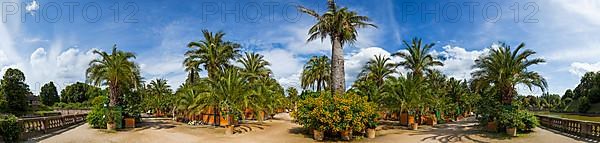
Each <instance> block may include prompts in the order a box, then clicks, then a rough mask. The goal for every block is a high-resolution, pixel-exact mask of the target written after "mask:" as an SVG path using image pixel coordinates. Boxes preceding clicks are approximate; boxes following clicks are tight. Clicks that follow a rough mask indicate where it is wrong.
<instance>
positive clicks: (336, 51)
mask: <svg viewBox="0 0 600 143" xmlns="http://www.w3.org/2000/svg"><path fill="white" fill-rule="evenodd" d="M331 37H332V49H331V50H332V52H331V78H332V90H333V92H334V94H343V93H344V92H345V91H346V89H345V87H346V86H345V82H346V80H345V77H344V76H345V74H344V49H342V42H341V39H340V37H339V36H331Z"/></svg>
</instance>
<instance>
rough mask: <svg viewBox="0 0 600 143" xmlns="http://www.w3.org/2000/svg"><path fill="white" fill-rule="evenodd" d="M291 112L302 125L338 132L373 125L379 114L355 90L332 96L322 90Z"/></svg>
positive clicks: (365, 98) (372, 105)
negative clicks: (354, 92)
mask: <svg viewBox="0 0 600 143" xmlns="http://www.w3.org/2000/svg"><path fill="white" fill-rule="evenodd" d="M292 116H293V117H294V118H295V119H296V120H297V122H298V123H299V124H300V125H303V126H304V127H305V128H309V129H317V130H321V131H328V132H341V131H346V130H350V129H351V130H353V131H363V130H365V129H366V128H374V127H376V126H377V124H378V122H377V121H376V120H375V119H376V118H377V117H378V116H379V115H378V114H377V113H376V112H375V105H374V104H373V103H371V102H368V101H367V97H362V96H359V95H356V94H346V95H336V96H331V95H330V94H329V92H323V93H321V95H320V96H317V97H314V98H312V97H309V98H306V99H304V100H301V101H300V102H299V103H298V110H297V111H296V112H292Z"/></svg>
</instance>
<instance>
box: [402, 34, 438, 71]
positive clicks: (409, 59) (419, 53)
mask: <svg viewBox="0 0 600 143" xmlns="http://www.w3.org/2000/svg"><path fill="white" fill-rule="evenodd" d="M403 42H404V46H406V50H407V51H408V53H407V52H402V51H401V52H397V53H394V54H392V56H398V57H400V58H402V59H404V61H402V62H400V63H398V65H400V66H403V67H404V68H406V69H409V70H411V72H412V75H413V76H414V77H422V76H423V72H427V73H431V72H433V69H432V68H431V67H433V66H444V64H443V63H442V62H440V61H437V60H435V59H434V58H433V56H432V55H431V54H430V53H429V51H430V50H431V47H433V46H434V45H435V44H434V43H430V44H425V45H423V44H422V40H421V39H418V38H414V39H413V40H412V42H411V43H410V44H409V43H408V42H407V41H403Z"/></svg>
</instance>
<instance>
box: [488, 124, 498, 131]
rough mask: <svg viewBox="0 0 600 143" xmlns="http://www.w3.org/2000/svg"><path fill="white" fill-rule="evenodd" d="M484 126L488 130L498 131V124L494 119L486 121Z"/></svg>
mask: <svg viewBox="0 0 600 143" xmlns="http://www.w3.org/2000/svg"><path fill="white" fill-rule="evenodd" d="M486 128H487V131H488V132H497V131H498V125H496V122H495V121H492V122H488V124H487V126H486Z"/></svg>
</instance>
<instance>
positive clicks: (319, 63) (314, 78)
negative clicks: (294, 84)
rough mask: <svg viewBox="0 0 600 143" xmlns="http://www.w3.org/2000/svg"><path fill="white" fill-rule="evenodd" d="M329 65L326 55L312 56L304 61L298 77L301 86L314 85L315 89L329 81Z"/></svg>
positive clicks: (325, 86) (320, 87)
mask: <svg viewBox="0 0 600 143" xmlns="http://www.w3.org/2000/svg"><path fill="white" fill-rule="evenodd" d="M330 73H331V65H330V62H329V58H328V57H327V56H313V57H312V58H310V60H308V62H306V64H305V65H304V68H303V69H302V75H301V77H300V82H301V86H302V88H304V89H307V88H312V89H314V88H315V87H316V90H317V91H321V89H323V88H327V86H329V85H330V83H331V74H330Z"/></svg>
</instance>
